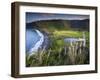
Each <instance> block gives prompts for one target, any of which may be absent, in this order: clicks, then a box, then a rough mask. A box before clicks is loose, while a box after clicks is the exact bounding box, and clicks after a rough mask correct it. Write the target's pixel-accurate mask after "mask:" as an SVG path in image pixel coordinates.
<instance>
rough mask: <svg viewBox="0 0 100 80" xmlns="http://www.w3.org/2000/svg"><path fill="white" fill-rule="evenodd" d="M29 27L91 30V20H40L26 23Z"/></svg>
mask: <svg viewBox="0 0 100 80" xmlns="http://www.w3.org/2000/svg"><path fill="white" fill-rule="evenodd" d="M26 26H27V28H31V27H32V28H33V27H34V28H36V29H37V28H39V29H40V28H47V27H48V28H50V27H52V28H56V29H58V30H62V29H72V30H86V31H89V20H88V19H84V20H61V19H59V20H40V21H35V22H32V23H26Z"/></svg>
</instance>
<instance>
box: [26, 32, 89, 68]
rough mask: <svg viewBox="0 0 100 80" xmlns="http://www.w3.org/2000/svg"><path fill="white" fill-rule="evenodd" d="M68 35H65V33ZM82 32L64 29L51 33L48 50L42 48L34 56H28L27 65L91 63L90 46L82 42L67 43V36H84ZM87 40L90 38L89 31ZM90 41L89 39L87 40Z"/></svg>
mask: <svg viewBox="0 0 100 80" xmlns="http://www.w3.org/2000/svg"><path fill="white" fill-rule="evenodd" d="M64 33H65V34H66V35H65V34H64ZM81 34H82V32H79V31H77V32H74V31H66V32H65V31H62V32H57V31H56V32H54V33H53V34H52V35H50V36H49V37H50V39H51V40H50V41H51V42H50V46H49V49H47V50H45V49H44V50H41V51H38V52H37V53H35V54H33V55H32V56H30V57H28V56H26V66H27V67H34V66H57V65H79V64H89V47H88V44H89V43H88V44H87V46H86V47H83V46H82V45H81V43H77V42H76V43H72V45H70V43H65V42H64V40H63V39H64V38H65V37H69V36H70V37H71V35H73V37H82V35H81ZM86 39H87V40H89V37H88V32H87V37H86ZM87 42H89V41H87Z"/></svg>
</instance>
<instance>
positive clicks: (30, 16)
mask: <svg viewBox="0 0 100 80" xmlns="http://www.w3.org/2000/svg"><path fill="white" fill-rule="evenodd" d="M52 19H63V20H83V19H89V15H76V14H53V13H33V12H26V23H30V22H34V21H39V20H52Z"/></svg>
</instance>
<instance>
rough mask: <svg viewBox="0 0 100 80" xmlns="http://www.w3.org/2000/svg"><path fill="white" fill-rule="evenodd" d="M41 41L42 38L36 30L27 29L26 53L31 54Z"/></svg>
mask: <svg viewBox="0 0 100 80" xmlns="http://www.w3.org/2000/svg"><path fill="white" fill-rule="evenodd" d="M39 40H40V36H39V35H38V34H37V32H36V31H35V30H34V29H26V52H29V50H30V49H31V48H32V47H34V45H35V44H36V43H37V42H38V41H39Z"/></svg>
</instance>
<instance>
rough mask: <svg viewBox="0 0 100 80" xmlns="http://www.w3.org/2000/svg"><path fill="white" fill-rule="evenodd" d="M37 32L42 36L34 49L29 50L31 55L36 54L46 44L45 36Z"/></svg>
mask: <svg viewBox="0 0 100 80" xmlns="http://www.w3.org/2000/svg"><path fill="white" fill-rule="evenodd" d="M35 31H36V32H37V34H38V35H39V36H40V40H39V41H38V42H37V43H36V44H35V45H34V47H33V48H31V49H30V50H29V53H31V54H30V55H32V54H34V53H36V52H37V51H38V49H39V48H40V47H41V45H42V43H43V42H44V35H43V34H42V33H41V32H40V31H39V30H37V29H35Z"/></svg>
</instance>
